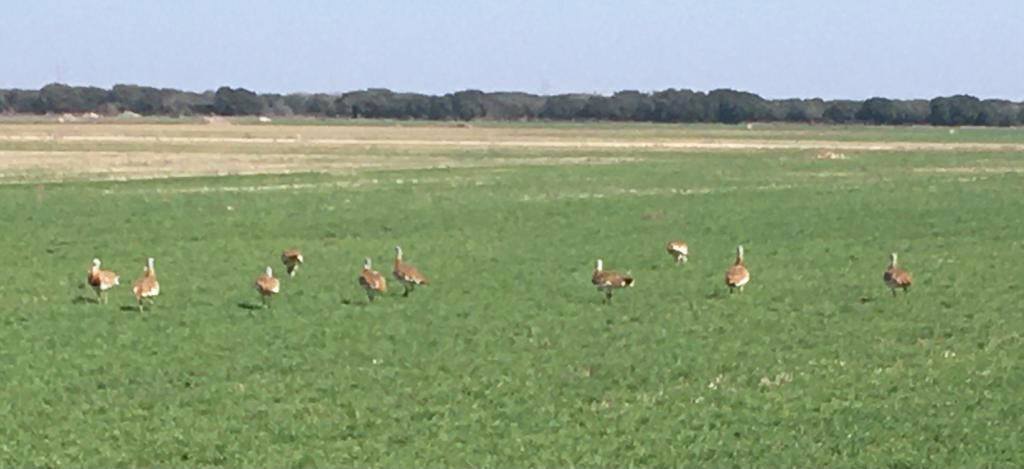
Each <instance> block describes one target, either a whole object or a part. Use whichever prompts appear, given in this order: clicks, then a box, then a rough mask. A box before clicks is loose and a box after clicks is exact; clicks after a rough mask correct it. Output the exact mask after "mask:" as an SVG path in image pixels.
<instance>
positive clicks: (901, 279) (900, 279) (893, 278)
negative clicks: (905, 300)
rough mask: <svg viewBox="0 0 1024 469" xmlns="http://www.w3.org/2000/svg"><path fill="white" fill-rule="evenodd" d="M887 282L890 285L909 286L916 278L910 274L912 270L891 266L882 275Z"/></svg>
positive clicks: (894, 286)
mask: <svg viewBox="0 0 1024 469" xmlns="http://www.w3.org/2000/svg"><path fill="white" fill-rule="evenodd" d="M882 279H883V280H885V283H886V284H887V285H889V286H890V287H893V288H896V287H909V286H910V284H911V283H913V282H914V279H913V278H912V277H911V276H910V272H907V271H906V270H903V269H901V268H899V267H889V269H888V270H886V271H885V274H884V275H883V276H882Z"/></svg>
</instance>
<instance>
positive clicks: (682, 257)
mask: <svg viewBox="0 0 1024 469" xmlns="http://www.w3.org/2000/svg"><path fill="white" fill-rule="evenodd" d="M665 250H666V251H668V255H670V256H672V258H673V259H675V260H676V265H679V264H685V263H686V260H687V257H688V256H689V255H690V247H689V246H687V245H686V241H669V242H668V245H667V246H665Z"/></svg>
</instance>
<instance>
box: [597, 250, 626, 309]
mask: <svg viewBox="0 0 1024 469" xmlns="http://www.w3.org/2000/svg"><path fill="white" fill-rule="evenodd" d="M590 281H591V283H593V284H594V286H596V287H597V290H598V291H600V292H603V293H604V302H605V303H611V302H612V291H614V290H615V289H617V288H628V287H632V286H633V277H632V276H630V275H628V274H627V275H623V274H620V273H618V272H612V271H609V270H604V261H602V260H601V259H598V260H597V263H596V265H595V266H594V275H593V277H591V279H590Z"/></svg>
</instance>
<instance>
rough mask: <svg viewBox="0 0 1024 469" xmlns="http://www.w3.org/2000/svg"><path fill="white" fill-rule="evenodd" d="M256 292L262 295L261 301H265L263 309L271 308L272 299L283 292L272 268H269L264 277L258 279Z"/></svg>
mask: <svg viewBox="0 0 1024 469" xmlns="http://www.w3.org/2000/svg"><path fill="white" fill-rule="evenodd" d="M255 286H256V291H258V292H259V293H260V300H262V301H263V307H264V308H269V307H270V297H272V296H274V295H276V294H278V293H279V292H280V291H281V281H280V280H278V279H276V278H274V271H273V270H271V268H270V266H269V265H268V266H267V270H266V271H265V272H263V274H262V275H260V276H259V277H256V285H255Z"/></svg>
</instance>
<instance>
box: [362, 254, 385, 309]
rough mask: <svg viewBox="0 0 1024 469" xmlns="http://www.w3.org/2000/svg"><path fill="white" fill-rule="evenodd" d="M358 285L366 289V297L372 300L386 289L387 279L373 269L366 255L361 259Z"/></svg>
mask: <svg viewBox="0 0 1024 469" xmlns="http://www.w3.org/2000/svg"><path fill="white" fill-rule="evenodd" d="M359 285H361V286H362V287H363V289H364V290H366V297H367V298H369V300H370V301H371V302H372V301H373V300H374V299H375V298H376V297H377V295H382V294H384V293H386V292H387V291H388V283H387V280H385V279H384V276H383V275H381V274H380V272H377V271H376V270H373V262H372V261H371V260H370V258H369V257H367V258H366V259H365V260H364V261H363V272H362V273H360V274H359Z"/></svg>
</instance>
